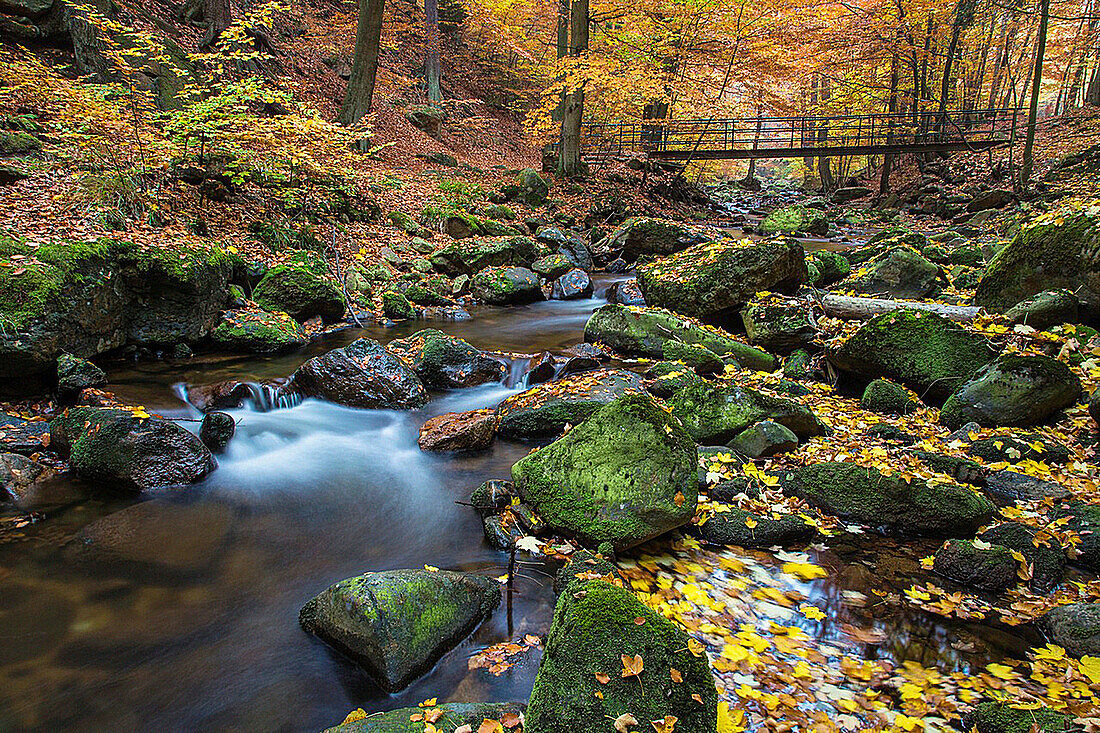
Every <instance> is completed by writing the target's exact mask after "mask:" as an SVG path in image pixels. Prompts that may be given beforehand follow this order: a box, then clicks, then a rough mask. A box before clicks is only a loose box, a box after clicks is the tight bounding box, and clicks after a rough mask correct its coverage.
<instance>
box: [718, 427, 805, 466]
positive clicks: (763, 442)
mask: <svg viewBox="0 0 1100 733" xmlns="http://www.w3.org/2000/svg"><path fill="white" fill-rule="evenodd" d="M728 445H729V447H730V448H732V449H733V450H734V451H736V452H737V453H739V454H741V455H743V456H748V457H749V458H767V457H769V456H774V455H778V454H779V453H789V452H790V451H793V450H795V449H797V448H798V436H797V435H795V434H794V433H793V432H791V431H790V430H789V429H788V428H786V427H784V426H783V425H780V424H779V423H777V422H775V421H773V420H761V421H760V422H758V423H756V424H755V425H750V426H749V427H747V428H745V429H744V430H742V431H741V432H740V433H738V434H737V435H736V436H734V438H733V439H732V440H731V441H730V442H729V444H728Z"/></svg>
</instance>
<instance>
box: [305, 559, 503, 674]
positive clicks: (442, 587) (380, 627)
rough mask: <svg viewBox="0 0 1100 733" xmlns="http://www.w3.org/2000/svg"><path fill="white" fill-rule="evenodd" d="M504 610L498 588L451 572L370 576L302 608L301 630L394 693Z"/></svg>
mask: <svg viewBox="0 0 1100 733" xmlns="http://www.w3.org/2000/svg"><path fill="white" fill-rule="evenodd" d="M498 605H500V585H499V584H498V583H496V582H495V581H493V580H491V579H488V578H484V577H481V576H477V575H469V574H466V573H455V572H449V571H445V570H440V571H436V572H430V571H427V570H390V571H387V572H379V573H366V574H364V575H360V576H358V577H355V578H348V579H347V580H342V581H340V582H339V583H336V584H334V585H332V586H330V587H329V588H328V589H326V590H324V591H322V592H321V593H320V595H318V596H317V597H315V598H313V599H312V600H311V601H309V602H308V603H307V604H306V605H305V606H303V607H302V611H301V613H300V614H299V615H298V621H299V623H301V625H302V628H304V629H305V630H306V631H309V632H311V633H313V634H316V635H317V636H319V637H320V638H321V639H323V640H325V641H326V642H328V643H329V644H331V645H332V646H333V647H335V648H336V649H337V650H339V651H340V652H342V653H344V654H346V655H347V656H349V657H351V658H352V659H354V660H355V661H356V662H357V663H358V664H360V665H361V666H362V667H363V668H364V669H365V670H366V671H367V672H368V673H369V674H370V675H371V677H373V678H374V679H375V681H376V682H377V683H378V685H379V686H380V687H382V689H384V690H386V691H388V692H396V691H398V690H401V689H403V688H404V687H406V686H408V684H409V683H410V682H412V681H413V680H415V679H416V678H417V677H419V676H420V675H421V674H423V673H424V672H426V671H427V670H429V669H430V668H431V667H432V666H433V665H434V664H435V663H436V662H437V661H439V659H440V658H441V657H442V656H443V655H444V654H446V653H447V652H448V651H450V650H451V649H453V648H454V647H455V646H456V645H457V644H458V643H459V642H460V641H462V640H463V639H464V638H466V636H467V635H468V634H469V633H470V632H471V631H473V630H474V628H475V627H477V625H478V624H480V623H481V622H482V621H483V620H484V619H485V618H487V617H488V616H489V615H490V614H491V613H492V612H493V609H495V608H496V607H497V606H498Z"/></svg>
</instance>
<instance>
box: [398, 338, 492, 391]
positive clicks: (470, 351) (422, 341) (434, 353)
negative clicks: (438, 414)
mask: <svg viewBox="0 0 1100 733" xmlns="http://www.w3.org/2000/svg"><path fill="white" fill-rule="evenodd" d="M386 349H387V350H388V351H391V352H393V353H395V354H397V355H398V356H400V357H401V358H402V359H404V360H405V361H406V362H408V363H409V365H411V366H412V368H413V370H414V371H415V372H416V375H417V376H418V377H420V379H421V381H423V382H424V384H426V385H428V386H429V387H439V388H443V389H454V388H459V387H476V386H477V385H479V384H486V383H489V382H499V381H501V380H503V379H504V375H505V374H506V373H507V367H506V366H505V365H504V363H503V362H501V361H499V360H498V359H494V358H493V357H491V356H489V355H487V354H486V353H485V352H483V351H481V350H480V349H478V348H476V347H474V346H471V345H470V344H468V343H467V342H465V341H463V340H462V339H460V338H456V337H454V336H448V335H447V334H445V333H443V332H442V331H438V330H436V329H432V328H426V329H424V330H422V331H417V332H416V333H414V334H413V335H412V336H409V337H407V338H403V339H398V340H396V341H391V342H390V344H389V345H388V346H387V347H386Z"/></svg>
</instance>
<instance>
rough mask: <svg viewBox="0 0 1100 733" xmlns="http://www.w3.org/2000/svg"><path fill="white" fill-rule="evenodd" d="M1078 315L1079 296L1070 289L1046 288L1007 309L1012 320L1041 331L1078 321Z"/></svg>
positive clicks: (1008, 316) (1006, 313)
mask: <svg viewBox="0 0 1100 733" xmlns="http://www.w3.org/2000/svg"><path fill="white" fill-rule="evenodd" d="M1077 315H1078V314H1077V296H1076V295H1074V294H1073V293H1071V292H1070V291H1068V290H1044V291H1043V292H1041V293H1038V294H1036V295H1033V296H1031V297H1030V298H1028V299H1026V300H1022V301H1020V302H1019V303H1017V304H1016V305H1014V306H1012V307H1011V308H1009V309H1008V310H1007V311H1005V317H1006V318H1008V319H1009V321H1010V322H1012V323H1019V324H1024V325H1026V326H1031V327H1032V328H1034V329H1037V330H1039V331H1044V330H1046V329H1048V328H1050V327H1051V326H1058V325H1060V324H1063V323H1076V322H1077Z"/></svg>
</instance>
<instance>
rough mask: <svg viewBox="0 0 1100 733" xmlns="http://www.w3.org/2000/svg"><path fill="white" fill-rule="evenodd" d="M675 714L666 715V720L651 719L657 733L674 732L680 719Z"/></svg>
mask: <svg viewBox="0 0 1100 733" xmlns="http://www.w3.org/2000/svg"><path fill="white" fill-rule="evenodd" d="M678 720H679V718H677V717H676V716H675V715H666V716H665V719H664V720H651V721H650V722H649V724H650V725H652V726H653V730H655V731H657V733H673V728H675V727H676V721H678Z"/></svg>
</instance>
